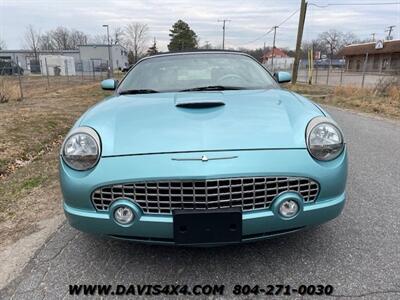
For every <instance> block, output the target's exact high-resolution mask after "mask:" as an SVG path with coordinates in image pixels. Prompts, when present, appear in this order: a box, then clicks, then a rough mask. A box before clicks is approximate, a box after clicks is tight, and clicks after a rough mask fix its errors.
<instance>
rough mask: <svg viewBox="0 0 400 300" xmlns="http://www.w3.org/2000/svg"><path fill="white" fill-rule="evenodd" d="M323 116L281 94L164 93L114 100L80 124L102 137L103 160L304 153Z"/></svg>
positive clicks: (295, 98) (286, 93) (304, 102)
mask: <svg viewBox="0 0 400 300" xmlns="http://www.w3.org/2000/svg"><path fill="white" fill-rule="evenodd" d="M202 102H206V103H207V105H206V106H201V105H200V106H199V105H197V104H199V103H200V104H201V103H202ZM191 103H196V105H194V106H193V105H189V106H187V107H186V104H191ZM210 103H211V105H210ZM213 103H218V105H215V106H213V105H212V104H213ZM182 104H183V105H182ZM320 115H322V112H321V111H320V110H319V109H318V108H317V106H316V105H314V104H313V103H312V102H311V101H309V100H307V99H305V98H304V97H301V96H300V95H297V94H294V93H292V92H289V91H286V90H281V89H270V90H252V91H249V90H241V91H223V92H185V93H159V94H146V95H143V94H140V95H123V96H122V95H115V96H113V97H111V98H109V99H106V100H105V101H102V102H100V103H99V104H97V105H96V106H94V107H93V108H91V109H90V110H89V111H87V112H86V113H85V115H83V116H82V118H81V120H80V122H79V124H78V125H79V126H89V127H92V128H94V129H95V130H96V131H97V132H98V133H99V135H100V138H101V142H102V156H103V157H104V156H116V155H129V154H148V153H168V152H190V151H214V150H246V149H252V150H253V149H282V148H285V149H287V148H305V147H306V145H305V138H304V136H305V128H306V126H307V124H308V122H309V121H310V119H312V118H313V117H316V116H320Z"/></svg>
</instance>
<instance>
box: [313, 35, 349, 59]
mask: <svg viewBox="0 0 400 300" xmlns="http://www.w3.org/2000/svg"><path fill="white" fill-rule="evenodd" d="M318 42H319V43H321V45H323V46H324V47H325V49H326V50H327V51H328V53H329V57H330V59H331V60H332V58H333V56H334V55H335V54H336V53H337V52H338V51H339V50H340V48H341V46H342V45H343V32H340V31H337V30H335V29H330V30H329V31H325V32H323V33H321V34H320V35H319V36H318Z"/></svg>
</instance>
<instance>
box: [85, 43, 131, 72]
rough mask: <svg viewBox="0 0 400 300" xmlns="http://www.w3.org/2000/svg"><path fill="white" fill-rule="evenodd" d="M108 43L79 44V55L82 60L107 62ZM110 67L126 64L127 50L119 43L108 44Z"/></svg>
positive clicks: (117, 67)
mask: <svg viewBox="0 0 400 300" xmlns="http://www.w3.org/2000/svg"><path fill="white" fill-rule="evenodd" d="M108 47H109V46H108V45H103V44H90V45H80V46H78V49H79V56H80V59H81V60H83V61H87V60H91V61H97V63H98V62H103V63H107V61H108V60H109V53H108ZM110 52H111V53H110V54H111V61H112V64H111V65H112V67H113V69H114V70H117V69H120V68H123V67H126V66H128V50H127V49H126V48H125V47H123V46H121V45H110Z"/></svg>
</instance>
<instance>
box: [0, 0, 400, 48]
mask: <svg viewBox="0 0 400 300" xmlns="http://www.w3.org/2000/svg"><path fill="white" fill-rule="evenodd" d="M308 2H309V5H308V9H307V16H306V24H305V29H304V35H303V40H311V39H314V38H316V37H317V36H318V34H319V33H321V32H323V31H327V30H329V29H336V30H340V31H343V32H349V31H350V32H353V33H354V34H356V35H357V36H358V37H360V38H362V39H367V38H369V37H370V34H371V33H375V34H376V38H377V39H381V38H383V37H384V36H385V32H384V31H385V29H386V27H387V26H390V25H395V26H396V27H395V28H394V32H393V36H394V38H395V39H400V0H309V1H308ZM360 3H364V4H365V3H374V4H378V5H368V6H365V5H362V6H361V5H349V4H360ZM389 3H395V4H394V5H391V4H389ZM337 4H346V5H337ZM299 7H300V0H279V1H277V0H229V1H228V0H187V1H181V0H163V1H155V0H147V1H144V0H143V1H142V0H129V1H128V0H108V1H103V0H80V1H78V0H31V1H29V0H0V39H2V40H3V41H5V43H6V46H7V49H21V48H23V47H24V32H25V30H26V27H27V26H28V25H29V24H32V25H33V26H34V27H35V28H36V29H37V30H40V31H41V32H45V31H48V30H51V29H54V28H56V27H57V26H65V27H68V28H74V29H78V30H80V31H83V32H85V33H88V34H90V35H98V34H103V33H104V32H105V28H103V27H102V25H103V24H109V25H110V29H111V30H112V29H113V28H115V27H124V26H126V25H127V24H129V23H134V22H139V23H146V24H147V25H148V26H149V32H148V37H149V39H148V44H149V45H150V43H151V41H152V39H153V37H155V38H156V39H157V45H158V48H159V50H161V51H166V50H167V44H168V42H169V36H168V33H169V29H170V28H171V26H172V24H173V23H174V22H176V21H177V20H178V19H182V20H184V21H185V22H187V23H188V24H189V25H190V26H191V28H192V29H193V30H194V31H195V32H196V33H197V35H198V37H199V39H200V45H204V44H205V43H206V42H209V43H211V44H212V45H214V46H220V45H221V44H222V23H219V22H218V20H221V19H229V20H231V21H230V22H228V23H227V24H226V40H225V44H226V48H234V49H238V48H240V47H244V48H249V49H252V48H253V49H254V48H259V47H263V44H264V42H265V43H266V45H267V46H270V45H272V40H273V32H272V31H270V29H271V27H272V26H274V25H279V24H281V23H282V22H283V21H284V20H286V19H287V18H288V17H289V16H292V17H290V18H289V19H288V20H287V21H286V22H284V23H283V24H281V26H280V27H279V28H278V29H277V35H276V45H277V47H288V48H291V49H293V48H295V43H296V34H297V24H298V19H299V13H298V10H299ZM269 31H270V32H269ZM268 32H269V33H268ZM267 33H268V34H267Z"/></svg>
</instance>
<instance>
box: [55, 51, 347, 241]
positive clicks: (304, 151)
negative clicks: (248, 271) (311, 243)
mask: <svg viewBox="0 0 400 300" xmlns="http://www.w3.org/2000/svg"><path fill="white" fill-rule="evenodd" d="M290 80H291V78H290V74H288V73H283V72H278V73H276V74H274V75H271V74H270V73H269V72H268V71H267V70H266V69H265V68H264V67H263V66H262V65H260V64H259V63H258V62H257V61H256V60H254V59H253V58H251V57H250V56H248V55H246V54H244V53H240V52H228V51H208V52H186V53H167V54H160V55H155V56H151V57H146V58H144V59H142V60H141V61H139V62H138V63H137V64H136V65H135V66H133V67H132V68H131V69H130V70H129V72H128V73H127V74H126V76H125V77H124V78H123V79H122V80H121V82H119V83H118V82H117V81H116V80H112V79H107V80H104V81H103V82H102V83H101V86H102V88H103V89H106V90H115V92H114V94H113V95H112V96H111V97H108V98H107V99H105V100H104V101H102V102H100V103H98V104H97V105H95V106H94V107H92V108H90V109H89V110H88V111H87V112H86V113H84V114H83V115H82V116H81V117H80V118H79V120H78V121H77V122H76V124H75V125H74V127H73V128H72V129H71V131H70V132H69V133H68V135H67V137H66V138H65V141H64V143H63V145H62V149H61V153H60V181H61V187H62V192H63V198H64V202H63V204H64V211H65V214H66V216H67V218H68V220H69V223H70V224H71V225H72V226H73V227H75V228H77V229H79V230H82V231H85V232H89V233H93V234H99V235H103V236H108V237H113V238H118V239H124V240H130V241H140V242H149V243H158V244H172V245H220V244H231V243H240V242H247V241H254V240H260V239H265V238H269V237H273V236H277V235H281V234H286V233H289V232H294V231H297V230H300V229H303V228H306V227H309V226H313V225H317V224H321V223H324V222H326V221H328V220H331V219H333V218H335V217H337V216H338V215H339V214H340V213H341V211H342V209H343V207H344V204H345V198H346V197H345V185H346V177H347V154H346V144H345V142H344V138H343V134H342V132H341V130H340V129H339V126H338V125H337V124H336V122H335V121H334V120H332V118H331V117H330V116H329V115H328V114H327V113H326V112H325V111H324V110H323V109H321V107H319V106H318V105H316V104H315V103H313V102H311V101H310V100H308V99H306V98H304V97H302V96H300V95H298V94H295V93H293V92H290V91H287V90H285V89H282V88H281V87H280V85H279V83H282V82H288V81H290Z"/></svg>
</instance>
